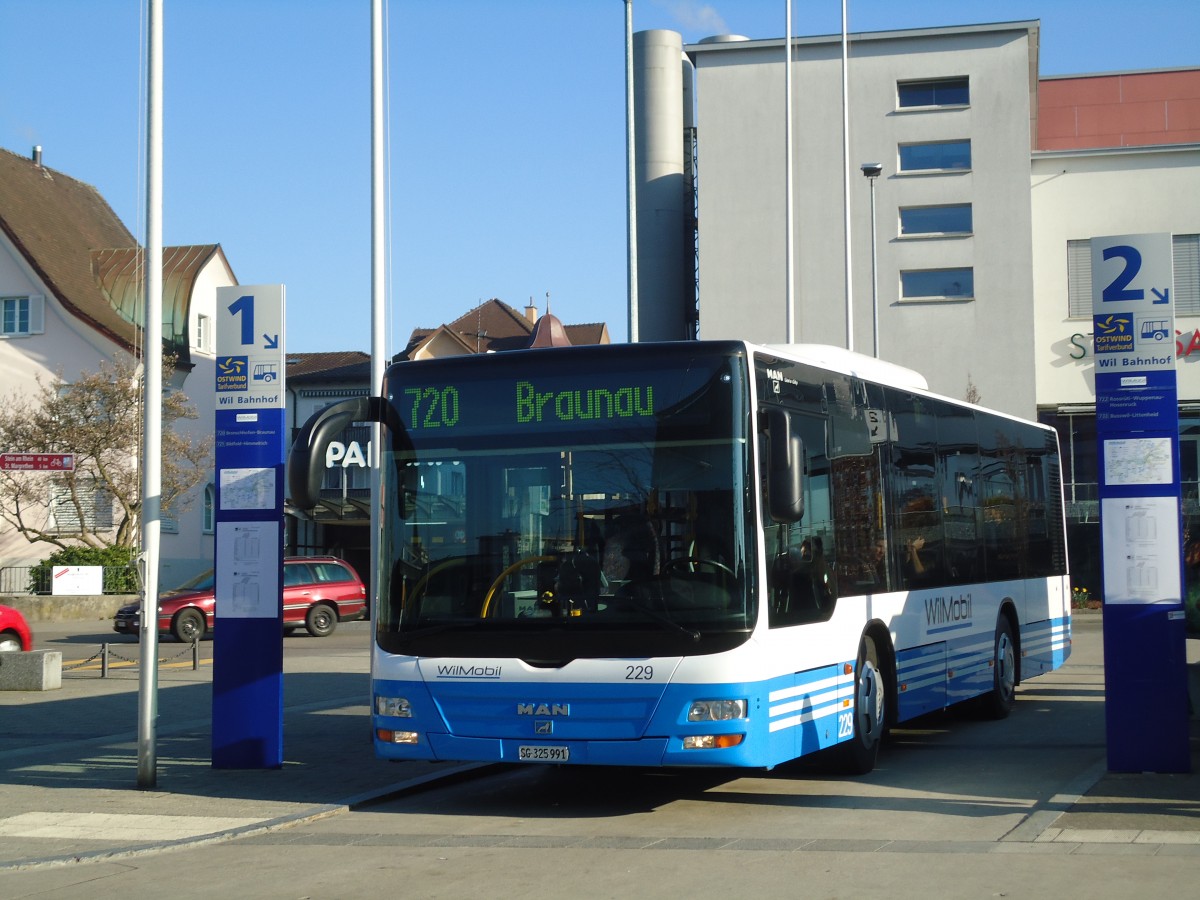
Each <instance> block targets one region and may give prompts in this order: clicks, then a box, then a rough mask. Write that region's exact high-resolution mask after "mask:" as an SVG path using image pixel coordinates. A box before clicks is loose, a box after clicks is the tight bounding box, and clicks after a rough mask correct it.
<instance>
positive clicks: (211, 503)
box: [204, 484, 217, 534]
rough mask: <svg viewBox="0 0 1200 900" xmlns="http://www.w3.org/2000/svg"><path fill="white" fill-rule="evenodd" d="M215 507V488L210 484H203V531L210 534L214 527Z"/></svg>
mask: <svg viewBox="0 0 1200 900" xmlns="http://www.w3.org/2000/svg"><path fill="white" fill-rule="evenodd" d="M216 508H217V489H216V488H215V487H214V486H213V485H211V484H206V485H205V486H204V533H205V534H212V533H213V531H214V530H215V529H216V526H215V524H214V522H215V515H216V513H215V510H216Z"/></svg>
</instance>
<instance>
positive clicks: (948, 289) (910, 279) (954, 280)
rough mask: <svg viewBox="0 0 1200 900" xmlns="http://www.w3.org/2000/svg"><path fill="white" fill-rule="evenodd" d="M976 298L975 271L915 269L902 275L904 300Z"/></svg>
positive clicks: (902, 296) (901, 285) (901, 283)
mask: <svg viewBox="0 0 1200 900" xmlns="http://www.w3.org/2000/svg"><path fill="white" fill-rule="evenodd" d="M974 296H975V270H974V269H969V268H962V269H913V270H911V271H907V272H901V273H900V298H901V299H902V300H967V299H970V298H973V297H974Z"/></svg>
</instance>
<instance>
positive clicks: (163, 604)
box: [113, 556, 367, 643]
mask: <svg viewBox="0 0 1200 900" xmlns="http://www.w3.org/2000/svg"><path fill="white" fill-rule="evenodd" d="M141 611H142V604H141V603H140V602H138V603H131V604H129V605H128V606H122V607H121V608H120V609H119V610H117V614H116V616H115V617H114V618H113V631H117V632H120V633H122V634H138V633H139V629H140V628H141ZM366 615H367V589H366V587H365V586H364V585H363V583H362V579H361V578H359V577H358V573H357V572H355V571H354V567H353V566H351V565H350V564H349V563H347V562H346V561H345V560H341V559H337V558H336V557H333V556H289V557H286V558H285V559H284V561H283V629H284V631H285V632H287V631H293V630H295V629H297V628H301V627H303V628H305V629H307V630H308V633H309V634H311V635H313V636H314V637H325V636H327V635H330V634H333V630H334V629H335V628H337V624H338V622H353V621H354V620H356V619H362V618H365V617H366ZM215 619H216V598H215V597H214V596H213V572H212V571H211V570H210V571H208V572H205V573H204V574H203V575H199V576H197V577H196V578H193V579H192V580H191V581H189V582H187V583H186V584H184V585H182V586H181V587H179V588H176V589H175V590H173V591H167V592H165V593H163V594H160V595H159V597H158V630H159V631H160V632H162V633H164V634H171V635H174V637H175V639H176V640H179V641H183V642H184V643H191V642H192V641H198V640H200V639H201V638H203V637H204V635H205V634H206V633H208V632H210V631H212V629H213V626H214V625H215V624H216V622H215Z"/></svg>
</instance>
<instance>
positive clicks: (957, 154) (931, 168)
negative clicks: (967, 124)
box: [899, 140, 971, 172]
mask: <svg viewBox="0 0 1200 900" xmlns="http://www.w3.org/2000/svg"><path fill="white" fill-rule="evenodd" d="M970 168H971V142H970V141H969V140H968V141H931V142H929V143H922V144H901V145H900V167H899V171H901V172H945V171H951V172H962V171H966V170H968V169H970Z"/></svg>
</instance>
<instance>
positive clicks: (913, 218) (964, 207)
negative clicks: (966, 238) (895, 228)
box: [900, 203, 972, 236]
mask: <svg viewBox="0 0 1200 900" xmlns="http://www.w3.org/2000/svg"><path fill="white" fill-rule="evenodd" d="M971 230H972V217H971V204H970V203H953V204H947V205H945V206H908V207H901V208H900V234H902V235H910V236H916V235H942V234H970V233H971Z"/></svg>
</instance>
